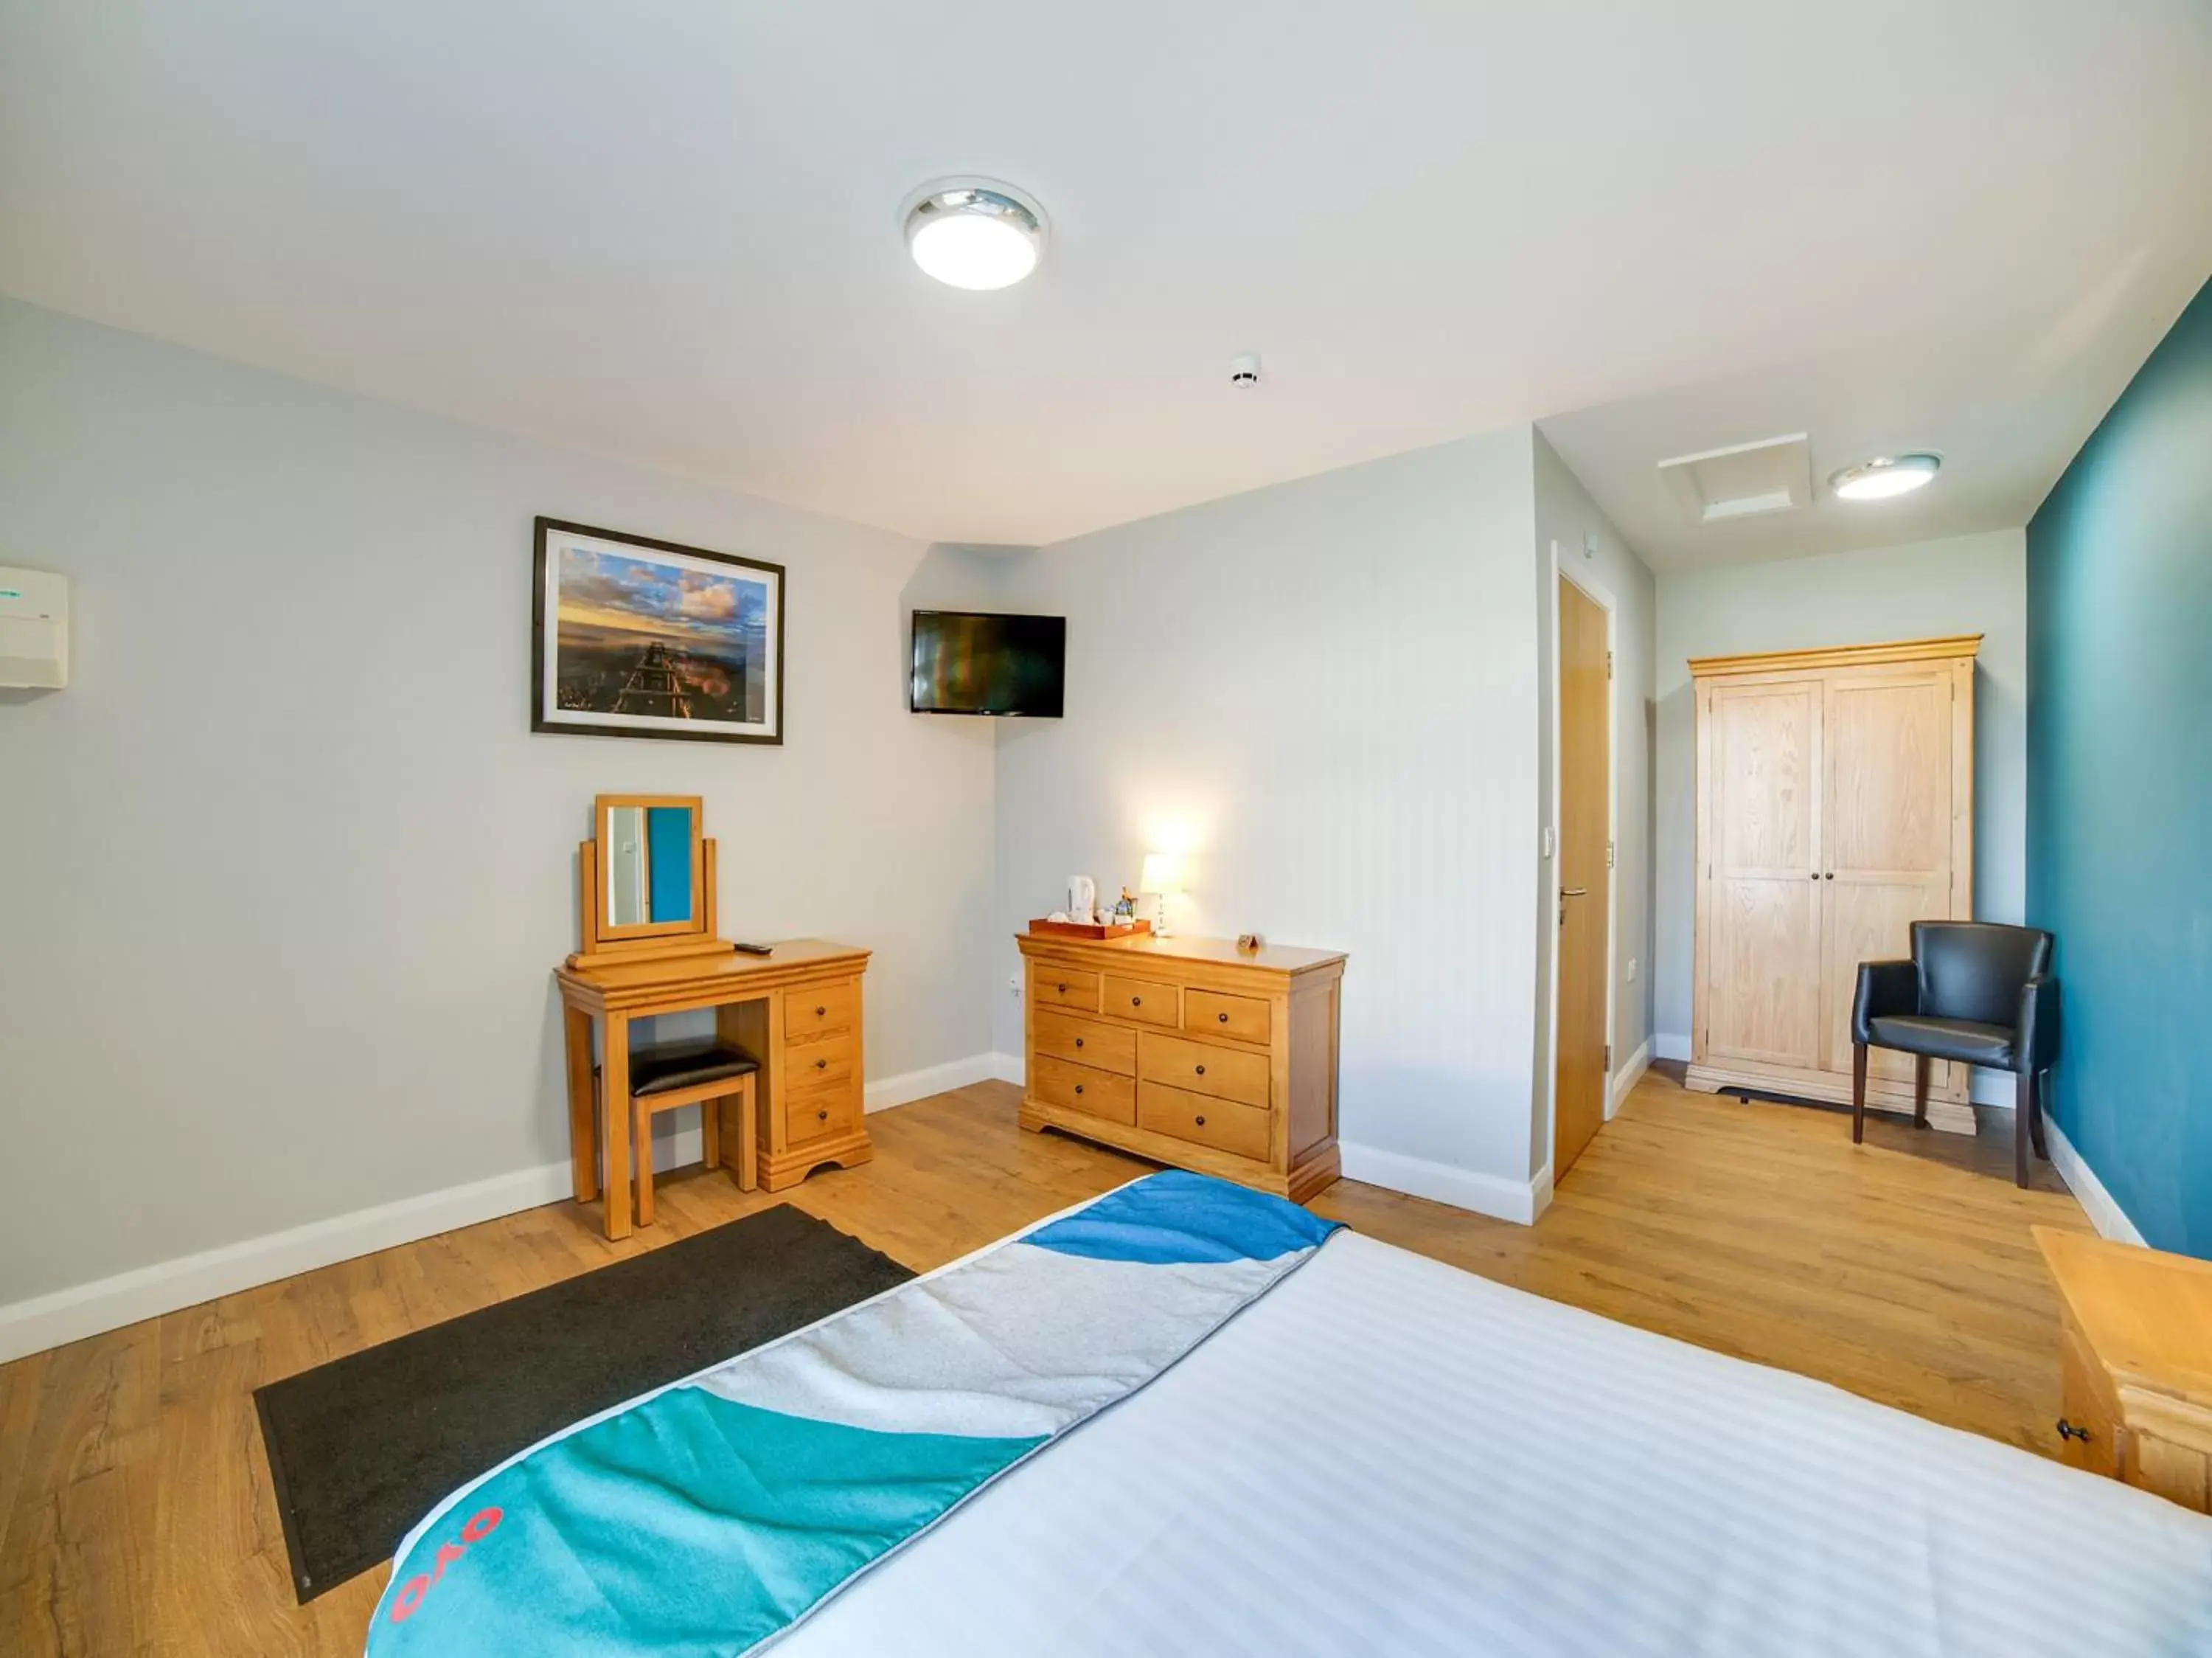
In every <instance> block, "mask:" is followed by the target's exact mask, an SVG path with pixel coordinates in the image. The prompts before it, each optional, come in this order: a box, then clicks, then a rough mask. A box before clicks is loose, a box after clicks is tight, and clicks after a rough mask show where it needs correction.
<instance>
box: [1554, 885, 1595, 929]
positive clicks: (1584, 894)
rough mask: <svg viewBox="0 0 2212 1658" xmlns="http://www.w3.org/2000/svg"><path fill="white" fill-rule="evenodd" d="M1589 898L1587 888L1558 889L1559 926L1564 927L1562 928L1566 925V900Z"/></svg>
mask: <svg viewBox="0 0 2212 1658" xmlns="http://www.w3.org/2000/svg"><path fill="white" fill-rule="evenodd" d="M1588 897H1589V887H1560V888H1559V925H1561V926H1562V927H1564V926H1565V925H1566V924H1567V900H1568V899H1571V898H1588Z"/></svg>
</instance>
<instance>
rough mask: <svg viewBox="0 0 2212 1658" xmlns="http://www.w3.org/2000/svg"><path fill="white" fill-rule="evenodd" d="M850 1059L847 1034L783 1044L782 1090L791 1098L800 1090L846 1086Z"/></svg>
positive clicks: (850, 1077) (852, 1055) (850, 1042)
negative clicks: (837, 1084)
mask: <svg viewBox="0 0 2212 1658" xmlns="http://www.w3.org/2000/svg"><path fill="white" fill-rule="evenodd" d="M854 1058H855V1052H854V1041H853V1034H852V1033H851V1032H850V1031H847V1032H845V1033H843V1034H842V1035H838V1036H822V1037H817V1038H816V1039H814V1040H813V1041H811V1042H804V1043H788V1042H787V1043H786V1044H785V1045H784V1051H783V1090H784V1092H785V1093H786V1094H795V1093H797V1092H798V1091H799V1089H801V1088H825V1087H827V1086H829V1084H831V1083H833V1082H834V1083H847V1084H849V1083H850V1082H852V1080H853V1062H854Z"/></svg>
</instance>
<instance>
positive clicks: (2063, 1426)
mask: <svg viewBox="0 0 2212 1658" xmlns="http://www.w3.org/2000/svg"><path fill="white" fill-rule="evenodd" d="M2058 1439H2059V1442H2060V1443H2061V1444H2063V1443H2064V1442H2066V1441H2068V1440H2069V1439H2078V1440H2080V1441H2081V1442H2082V1443H2083V1444H2084V1445H2087V1443H2088V1442H2089V1430H2088V1429H2087V1428H2076V1427H2075V1425H2074V1424H2073V1423H2070V1422H2069V1421H2067V1419H2066V1418H2065V1417H2059V1418H2058Z"/></svg>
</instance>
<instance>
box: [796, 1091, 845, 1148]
mask: <svg viewBox="0 0 2212 1658" xmlns="http://www.w3.org/2000/svg"><path fill="white" fill-rule="evenodd" d="M859 1121H860V1089H858V1088H854V1086H853V1084H852V1082H851V1081H850V1080H849V1079H848V1080H847V1081H845V1082H823V1083H820V1084H817V1085H815V1086H812V1087H805V1088H793V1090H792V1091H791V1092H790V1093H788V1094H786V1095H785V1096H784V1101H783V1139H784V1143H785V1144H786V1145H793V1146H795V1145H801V1144H804V1143H805V1142H806V1141H809V1140H819V1139H821V1138H822V1137H823V1136H824V1135H828V1134H844V1133H847V1132H848V1131H850V1130H851V1129H852V1127H853V1126H854V1124H856V1123H858V1122H859Z"/></svg>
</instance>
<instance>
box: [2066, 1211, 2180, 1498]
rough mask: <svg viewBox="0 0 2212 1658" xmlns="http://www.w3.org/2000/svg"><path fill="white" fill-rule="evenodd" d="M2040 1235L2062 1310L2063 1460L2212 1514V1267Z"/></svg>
mask: <svg viewBox="0 0 2212 1658" xmlns="http://www.w3.org/2000/svg"><path fill="white" fill-rule="evenodd" d="M2033 1231H2034V1234H2035V1241H2036V1244H2037V1246H2038V1247H2040V1248H2041V1249H2042V1251H2043V1259H2045V1261H2046V1262H2047V1263H2049V1265H2050V1267H2051V1277H2053V1278H2055V1279H2057V1283H2058V1295H2059V1299H2060V1300H2061V1301H2063V1302H2064V1303H2065V1308H2066V1322H2065V1327H2064V1329H2063V1331H2062V1332H2061V1333H2060V1336H2059V1372H2060V1376H2061V1378H2062V1381H2063V1387H2064V1397H2065V1403H2064V1410H2065V1414H2064V1415H2063V1416H2062V1417H2059V1419H2058V1425H2057V1429H2058V1434H2059V1436H2060V1438H2061V1440H2062V1441H2063V1445H2062V1447H2061V1451H2060V1454H2061V1455H2063V1457H2064V1458H2065V1460H2067V1461H2068V1462H2069V1463H2071V1464H2073V1465H2074V1466H2075V1467H2077V1468H2087V1470H2089V1471H2090V1472H2092V1473H2100V1474H2104V1475H2106V1476H2108V1477H2109V1478H2114V1479H2124V1480H2125V1481H2126V1482H2127V1483H2128V1484H2130V1485H2139V1486H2141V1487H2142V1489H2143V1490H2147V1491H2153V1492H2155V1493H2156V1494H2157V1495H2159V1496H2162V1497H2165V1498H2166V1499H2168V1500H2169V1501H2171V1502H2174V1503H2180V1504H2181V1505H2182V1506H2183V1507H2184V1508H2188V1509H2197V1510H2198V1511H2199V1512H2200V1513H2212V1489H2209V1488H2212V1479H2208V1470H2212V1261H2199V1260H2192V1259H2190V1258H2189V1257H2188V1256H2186V1255H2167V1254H2164V1253H2160V1252H2159V1251H2158V1250H2154V1249H2138V1248H2136V1247H2134V1246H2132V1245H2130V1244H2118V1243H2111V1242H2107V1241H2106V1240H2104V1239H2102V1238H2093V1237H2088V1236H2086V1235H2084V1234H2081V1233H2075V1232H2054V1231H2052V1230H2051V1228H2048V1227H2041V1226H2039V1227H2036V1228H2033Z"/></svg>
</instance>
